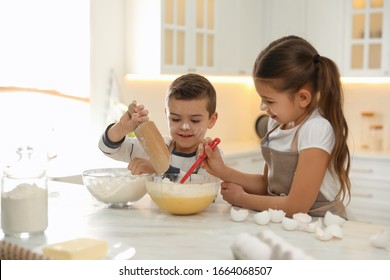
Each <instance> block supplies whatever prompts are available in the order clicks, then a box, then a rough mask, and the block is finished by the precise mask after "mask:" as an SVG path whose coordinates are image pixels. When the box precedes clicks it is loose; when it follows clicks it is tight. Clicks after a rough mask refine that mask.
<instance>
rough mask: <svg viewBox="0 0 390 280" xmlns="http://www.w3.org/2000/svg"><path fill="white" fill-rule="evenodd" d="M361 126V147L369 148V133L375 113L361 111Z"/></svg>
mask: <svg viewBox="0 0 390 280" xmlns="http://www.w3.org/2000/svg"><path fill="white" fill-rule="evenodd" d="M361 116H362V122H361V124H362V126H361V132H362V136H361V147H362V148H363V149H369V148H370V133H371V131H370V130H371V129H370V128H371V126H372V125H373V124H374V121H375V114H374V113H373V112H362V113H361Z"/></svg>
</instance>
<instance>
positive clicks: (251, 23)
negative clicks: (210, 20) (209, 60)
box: [215, 0, 263, 76]
mask: <svg viewBox="0 0 390 280" xmlns="http://www.w3.org/2000/svg"><path fill="white" fill-rule="evenodd" d="M262 2H263V1H258V0H245V1H242V0H222V1H218V2H216V30H217V34H216V52H215V63H216V69H215V71H216V74H220V75H221V74H223V75H247V76H250V75H252V69H253V64H254V62H255V59H256V57H257V55H258V54H259V53H260V51H261V47H262V46H261V42H262V33H261V30H262V22H261V20H262V16H261V11H262Z"/></svg>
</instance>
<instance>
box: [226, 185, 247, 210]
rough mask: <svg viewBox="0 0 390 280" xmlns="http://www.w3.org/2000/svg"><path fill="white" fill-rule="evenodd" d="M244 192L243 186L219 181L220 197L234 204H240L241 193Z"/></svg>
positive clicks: (241, 202)
mask: <svg viewBox="0 0 390 280" xmlns="http://www.w3.org/2000/svg"><path fill="white" fill-rule="evenodd" d="M244 194H245V191H244V188H243V187H241V186H240V185H237V184H234V183H227V182H222V183H221V195H222V198H223V199H224V200H225V201H227V202H229V203H230V204H232V205H235V206H242V204H243V201H242V198H243V195H244Z"/></svg>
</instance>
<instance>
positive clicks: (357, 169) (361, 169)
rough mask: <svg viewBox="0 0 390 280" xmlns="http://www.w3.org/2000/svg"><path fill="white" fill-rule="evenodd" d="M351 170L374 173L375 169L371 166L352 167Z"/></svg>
mask: <svg viewBox="0 0 390 280" xmlns="http://www.w3.org/2000/svg"><path fill="white" fill-rule="evenodd" d="M351 172H357V173H374V170H372V169H369V168H351Z"/></svg>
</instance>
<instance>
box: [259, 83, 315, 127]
mask: <svg viewBox="0 0 390 280" xmlns="http://www.w3.org/2000/svg"><path fill="white" fill-rule="evenodd" d="M255 88H256V91H257V93H258V94H259V96H260V97H261V105H260V109H261V110H263V111H266V112H267V114H268V115H269V116H270V117H271V118H272V119H274V120H275V121H276V122H277V123H278V124H280V125H283V124H290V123H294V124H295V125H298V124H300V123H301V122H302V121H303V119H304V118H305V117H306V115H307V111H308V110H307V107H306V102H302V96H301V91H299V92H297V93H295V94H293V95H291V94H290V93H287V92H278V91H276V90H275V89H273V88H272V87H270V86H269V85H268V84H266V83H263V82H261V81H255ZM303 101H305V100H303ZM309 101H310V100H309ZM303 105H304V106H303Z"/></svg>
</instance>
